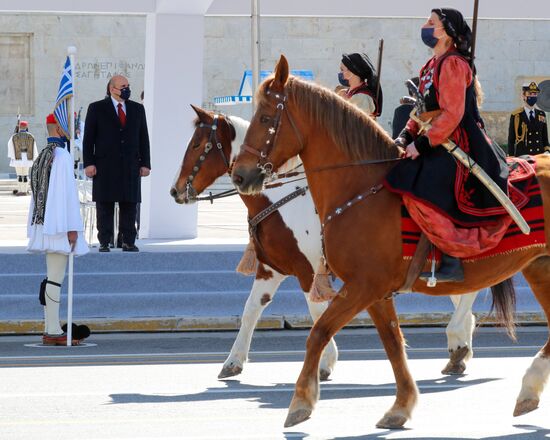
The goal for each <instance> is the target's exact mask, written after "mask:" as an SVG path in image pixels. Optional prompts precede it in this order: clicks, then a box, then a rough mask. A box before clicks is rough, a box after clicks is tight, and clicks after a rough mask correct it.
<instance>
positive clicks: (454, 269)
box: [420, 254, 464, 283]
mask: <svg viewBox="0 0 550 440" xmlns="http://www.w3.org/2000/svg"><path fill="white" fill-rule="evenodd" d="M431 276H432V273H431V272H422V273H421V274H420V279H421V280H423V281H428V278H430V277H431ZM434 276H435V278H436V279H437V282H438V283H461V282H462V281H464V269H463V267H462V262H461V261H460V259H459V258H455V257H451V256H450V255H447V254H441V265H440V266H439V270H438V271H437V272H436V273H435V275H434Z"/></svg>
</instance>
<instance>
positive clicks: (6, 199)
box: [0, 179, 248, 253]
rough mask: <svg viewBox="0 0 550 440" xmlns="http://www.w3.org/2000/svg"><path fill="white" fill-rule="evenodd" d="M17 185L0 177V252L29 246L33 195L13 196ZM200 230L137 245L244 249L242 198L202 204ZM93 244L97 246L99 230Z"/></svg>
mask: <svg viewBox="0 0 550 440" xmlns="http://www.w3.org/2000/svg"><path fill="white" fill-rule="evenodd" d="M15 185H16V182H15V181H14V180H9V179H5V180H0V253H21V252H25V248H26V246H27V216H28V212H29V203H30V199H31V197H30V196H21V197H16V196H13V195H12V189H13V188H14V187H15ZM166 191H167V192H168V189H167V190H166ZM174 204H175V202H174ZM197 232H198V234H197V238H195V239H190V240H160V239H159V240H153V239H151V240H149V239H141V240H139V239H138V240H137V241H136V244H137V246H138V247H139V248H140V249H141V250H143V251H146V252H153V251H181V250H185V249H193V248H194V249H205V248H208V249H216V246H215V245H216V244H219V245H234V246H232V248H234V249H244V246H245V245H246V243H248V226H247V223H246V208H245V206H244V204H243V203H242V201H241V199H240V197H239V196H236V195H235V196H231V197H227V198H223V199H219V200H216V201H215V202H214V203H213V204H211V203H209V202H201V203H199V205H198V224H197ZM90 244H91V245H92V246H94V249H97V245H98V242H97V237H96V231H95V232H94V234H93V240H92V242H91V243H90ZM225 248H226V247H224V249H225ZM92 251H93V250H92Z"/></svg>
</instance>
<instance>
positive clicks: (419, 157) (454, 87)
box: [385, 8, 508, 282]
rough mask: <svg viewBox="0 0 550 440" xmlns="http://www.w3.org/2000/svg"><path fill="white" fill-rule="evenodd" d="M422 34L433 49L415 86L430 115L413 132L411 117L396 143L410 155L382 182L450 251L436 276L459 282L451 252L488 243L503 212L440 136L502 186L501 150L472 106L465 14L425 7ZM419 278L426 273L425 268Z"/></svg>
mask: <svg viewBox="0 0 550 440" xmlns="http://www.w3.org/2000/svg"><path fill="white" fill-rule="evenodd" d="M421 36H422V41H423V42H424V43H425V44H426V45H427V46H429V47H430V48H432V50H433V57H432V58H430V60H429V61H428V62H427V63H426V64H425V65H424V67H422V69H421V70H420V75H419V77H420V87H419V90H420V93H421V94H422V95H423V96H424V99H425V102H426V113H427V115H428V116H430V117H431V118H432V119H431V128H430V129H429V130H428V131H427V132H425V133H422V134H420V133H419V127H418V124H417V123H416V122H415V121H413V120H412V119H409V121H408V123H407V125H406V127H405V129H404V130H403V131H402V132H401V134H400V135H399V137H398V138H397V139H396V143H397V144H398V145H400V146H401V147H403V148H404V149H405V154H404V155H405V158H408V159H410V160H403V161H401V162H399V163H398V164H397V166H396V167H395V168H393V169H392V170H391V171H390V173H389V174H388V176H387V178H386V182H385V183H386V186H387V187H388V189H390V190H391V191H393V192H397V193H399V194H402V195H403V201H404V203H405V205H406V206H407V208H408V210H409V213H410V215H411V217H412V218H413V220H415V221H416V222H417V223H418V224H419V226H420V227H421V229H422V230H423V232H424V233H425V234H426V235H427V237H428V238H429V239H430V241H431V242H432V243H434V244H435V245H436V246H438V247H440V246H439V245H442V246H444V248H445V252H446V253H447V254H450V255H447V254H443V256H442V261H441V267H440V269H439V271H438V273H436V277H437V280H438V282H460V281H463V279H464V274H463V269H462V264H461V262H460V260H459V259H458V258H455V257H463V258H464V257H466V256H468V255H472V254H475V253H482V252H483V251H484V250H485V249H487V248H490V247H493V246H494V238H492V237H493V236H495V234H494V233H493V232H494V230H495V228H496V229H498V230H499V231H503V227H504V226H502V227H500V226H499V223H500V221H501V219H502V215H503V214H505V211H504V209H503V208H502V206H501V205H500V204H499V202H498V201H497V200H496V199H495V198H494V196H493V195H492V194H491V193H490V192H489V191H488V190H487V189H486V188H485V187H484V186H483V184H482V183H481V182H480V181H479V180H478V179H477V178H476V177H475V176H473V175H472V174H471V173H469V171H468V169H467V168H466V167H464V166H463V165H461V164H459V163H457V162H456V161H455V159H454V158H453V156H452V155H451V154H449V153H448V152H447V150H446V149H445V148H444V147H443V146H441V143H442V142H444V141H446V140H447V139H450V140H452V141H453V142H454V143H455V144H457V145H458V146H459V147H460V148H461V149H462V150H464V151H465V152H466V153H467V154H468V155H470V157H472V159H473V160H475V161H476V162H477V163H478V164H479V165H480V166H481V167H482V168H483V169H484V170H485V172H487V174H489V176H490V177H491V178H492V179H493V180H494V181H495V182H496V184H497V185H498V186H499V187H500V188H501V189H502V190H503V191H504V192H505V193H507V179H508V168H507V166H506V159H505V155H504V152H503V151H502V150H501V149H500V147H499V146H498V145H497V144H496V143H494V142H492V141H491V140H490V139H489V137H488V136H487V135H486V133H485V131H484V129H483V121H482V120H481V117H480V115H479V110H478V106H477V96H478V95H479V94H480V88H479V87H476V83H477V81H476V78H475V67H474V68H473V69H472V67H471V66H473V63H471V43H472V32H471V30H470V27H469V26H468V24H467V23H466V21H465V20H464V17H463V16H462V14H461V13H460V12H459V11H457V10H455V9H450V8H439V9H432V12H431V15H430V17H429V18H428V20H427V21H426V23H425V24H424V25H423V26H422V30H421ZM423 120H424V119H423ZM428 224H429V225H428ZM423 226H425V227H423ZM426 226H429V227H426ZM488 231H493V232H488ZM472 249H476V250H474V251H473V250H472ZM451 255H452V256H451ZM421 278H424V279H425V278H427V274H423V276H422V277H421Z"/></svg>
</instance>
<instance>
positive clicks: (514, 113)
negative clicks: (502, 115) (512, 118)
mask: <svg viewBox="0 0 550 440" xmlns="http://www.w3.org/2000/svg"><path fill="white" fill-rule="evenodd" d="M524 111H525V109H524V108H523V107H519V108H517V109H515V110H514V111H513V112H512V115H519V114H520V113H521V112H524Z"/></svg>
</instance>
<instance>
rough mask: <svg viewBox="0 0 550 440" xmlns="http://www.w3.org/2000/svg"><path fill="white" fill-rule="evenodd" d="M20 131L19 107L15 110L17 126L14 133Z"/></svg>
mask: <svg viewBox="0 0 550 440" xmlns="http://www.w3.org/2000/svg"><path fill="white" fill-rule="evenodd" d="M20 129H21V112H20V110H19V107H18V108H17V124H15V130H14V133H19V130H20Z"/></svg>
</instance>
